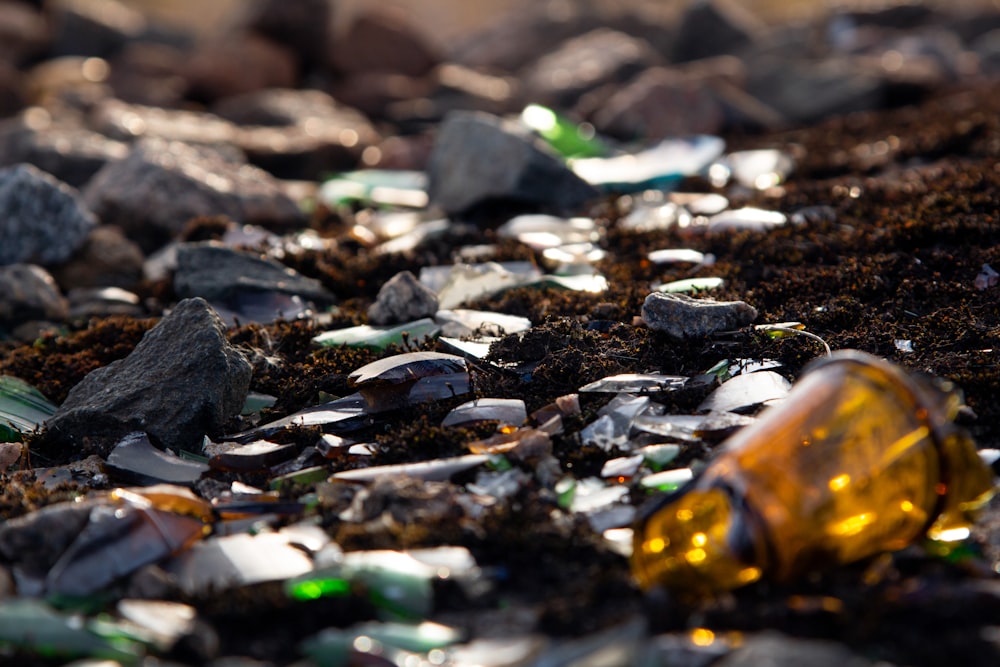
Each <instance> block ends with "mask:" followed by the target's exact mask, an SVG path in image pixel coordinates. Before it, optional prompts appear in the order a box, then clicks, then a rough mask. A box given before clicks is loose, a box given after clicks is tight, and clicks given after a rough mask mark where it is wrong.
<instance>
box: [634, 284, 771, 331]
mask: <svg viewBox="0 0 1000 667" xmlns="http://www.w3.org/2000/svg"><path fill="white" fill-rule="evenodd" d="M756 317H757V309H756V308H754V307H753V306H750V305H747V304H746V303H744V302H743V301H715V300H713V299H694V298H691V297H689V296H685V295H683V294H668V293H663V292H653V293H652V294H650V295H649V296H647V297H646V300H645V302H643V304H642V319H643V320H644V321H645V322H646V324H647V325H648V326H649V328H650V329H653V330H654V331H663V332H664V333H666V334H667V335H669V336H670V337H672V338H677V339H685V338H702V337H704V336H708V335H710V334H712V333H715V332H716V331H725V330H727V329H739V328H740V327H745V326H747V325H748V324H750V323H751V322H753V321H754V319H756Z"/></svg>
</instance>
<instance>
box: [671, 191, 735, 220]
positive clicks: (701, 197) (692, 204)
mask: <svg viewBox="0 0 1000 667" xmlns="http://www.w3.org/2000/svg"><path fill="white" fill-rule="evenodd" d="M668 196H669V198H670V201H672V202H674V203H675V204H678V205H679V206H683V207H684V208H685V209H687V210H688V211H690V212H691V213H692V214H694V215H715V214H716V213H722V212H723V211H725V210H726V209H727V208H729V200H728V199H726V197H724V196H723V195H720V194H718V193H714V192H710V193H704V192H671V193H670V194H669V195H668Z"/></svg>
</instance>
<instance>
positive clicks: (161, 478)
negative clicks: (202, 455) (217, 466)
mask: <svg viewBox="0 0 1000 667" xmlns="http://www.w3.org/2000/svg"><path fill="white" fill-rule="evenodd" d="M107 468H108V472H110V473H111V474H112V476H114V477H116V478H118V479H122V480H125V481H127V482H130V483H135V484H153V483H157V482H164V483H167V484H194V483H195V482H197V481H198V480H199V479H201V476H202V475H203V474H205V473H206V472H208V470H209V467H208V466H207V465H205V464H204V463H198V462H196V461H186V460H184V459H182V458H180V457H178V456H175V455H173V454H171V453H168V452H165V451H162V450H159V449H157V448H156V447H154V446H153V443H151V442H150V441H149V436H147V435H146V434H145V433H142V432H135V433H130V434H128V435H126V436H125V437H124V438H122V439H121V440H120V441H119V442H118V444H117V445H115V448H114V449H113V450H111V454H110V455H108V464H107Z"/></svg>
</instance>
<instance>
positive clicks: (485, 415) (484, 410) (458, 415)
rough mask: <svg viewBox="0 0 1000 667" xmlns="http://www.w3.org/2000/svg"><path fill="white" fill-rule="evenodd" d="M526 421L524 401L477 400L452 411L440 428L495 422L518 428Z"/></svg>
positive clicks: (505, 399)
mask: <svg viewBox="0 0 1000 667" xmlns="http://www.w3.org/2000/svg"><path fill="white" fill-rule="evenodd" d="M527 419H528V411H527V408H525V406H524V401H522V400H521V399H519V398H477V399H476V400H474V401H469V402H468V403H463V404H462V405H460V406H458V407H457V408H455V409H453V410H452V411H451V412H449V413H448V415H447V416H446V417H445V418H444V421H442V422H441V425H442V426H458V425H460V424H471V423H475V422H483V421H497V422H500V423H501V424H508V425H510V426H520V425H521V424H523V423H524V422H525V421H527Z"/></svg>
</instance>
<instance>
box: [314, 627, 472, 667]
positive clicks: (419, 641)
mask: <svg viewBox="0 0 1000 667" xmlns="http://www.w3.org/2000/svg"><path fill="white" fill-rule="evenodd" d="M359 637H365V638H368V639H369V640H372V641H375V642H378V643H380V644H382V645H383V646H391V647H394V648H397V649H402V650H404V651H409V652H413V653H427V652H429V651H431V650H433V649H440V648H444V647H446V646H450V645H451V644H456V643H458V642H460V641H462V638H463V633H462V632H461V631H460V630H458V629H457V628H452V627H449V626H446V625H441V624H439V623H432V622H430V621H424V622H422V623H393V622H377V621H370V622H368V623H360V624H358V625H354V626H351V627H349V628H345V629H339V628H329V629H327V630H323V631H322V632H320V633H319V634H317V635H315V636H314V637H313V638H312V639H309V640H307V641H306V642H305V643H304V646H307V647H309V648H308V650H307V653H309V654H310V655H311V656H312V654H313V653H315V652H317V651H324V650H326V647H327V645H328V644H331V643H332V644H333V646H334V647H338V646H341V645H343V644H346V645H347V646H354V645H355V644H356V640H357V638H359ZM314 659H315V657H314ZM405 664H407V665H409V664H411V663H410V662H407V663H405ZM414 664H416V663H414Z"/></svg>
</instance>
